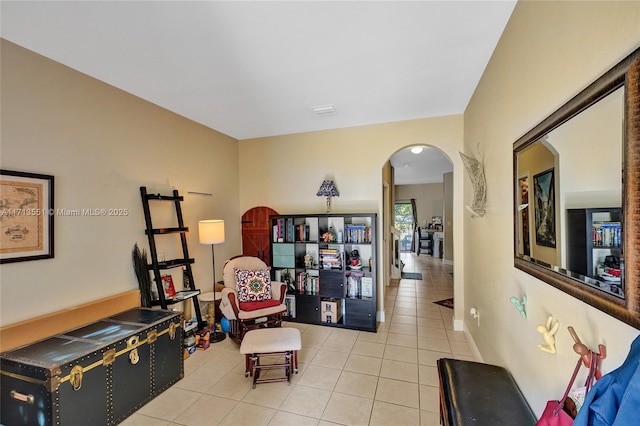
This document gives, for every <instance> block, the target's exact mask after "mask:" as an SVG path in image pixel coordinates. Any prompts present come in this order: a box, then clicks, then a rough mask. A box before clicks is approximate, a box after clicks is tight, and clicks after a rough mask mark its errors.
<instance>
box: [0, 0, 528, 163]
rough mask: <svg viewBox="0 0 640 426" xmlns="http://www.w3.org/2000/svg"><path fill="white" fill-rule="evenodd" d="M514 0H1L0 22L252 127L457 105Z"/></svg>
mask: <svg viewBox="0 0 640 426" xmlns="http://www.w3.org/2000/svg"><path fill="white" fill-rule="evenodd" d="M515 3H516V0H505V1H480V0H476V1H408V2H404V1H280V2H275V1H235V2H232V1H197V2H192V1H66V2H64V1H63V2H59V1H43V2H36V1H15V2H14V1H2V3H1V5H0V7H1V9H0V15H1V22H0V34H1V35H2V37H3V38H5V39H7V40H9V41H12V42H14V43H16V44H18V45H21V46H23V47H25V48H27V49H30V50H32V51H34V52H37V53H39V54H42V55H44V56H46V57H49V58H51V59H53V60H56V61H58V62H60V63H62V64H65V65H67V66H69V67H71V68H73V69H76V70H78V71H81V72H83V73H85V74H88V75H90V76H92V77H95V78H97V79H99V80H102V81H104V82H106V83H109V84H111V85H113V86H115V87H118V88H120V89H122V90H125V91H127V92H129V93H132V94H133V95H136V96H138V97H140V98H143V99H146V100H148V101H149V102H152V103H154V104H157V105H159V106H162V107H164V108H166V109H168V110H171V111H173V112H175V113H177V114H180V115H182V116H184V117H187V118H189V119H191V120H194V121H196V122H199V123H201V124H203V125H205V126H208V127H211V128H213V129H216V130H218V131H220V132H222V133H224V134H227V135H229V136H232V137H234V138H236V139H249V138H255V137H263V136H274V135H282V134H291V133H299V132H307V131H316V130H324V129H334V128H342V127H350V126H359V125H367V124H374V123H385V122H393V121H402V120H410V119H418V118H425V117H435V116H442V115H450V114H461V113H463V112H464V110H465V108H466V106H467V103H468V102H469V99H470V98H471V95H472V94H473V91H474V89H475V87H476V85H477V83H478V81H479V79H480V77H481V75H482V72H483V71H484V68H485V66H486V64H487V62H488V61H489V58H490V56H491V54H492V52H493V50H494V48H495V46H496V44H497V42H498V39H499V38H500V35H501V34H502V31H503V29H504V27H505V25H506V23H507V21H508V19H509V17H510V15H511V12H512V10H513V7H514V6H515ZM327 104H332V105H334V106H335V109H336V110H337V113H336V114H334V115H326V116H318V115H317V114H315V113H314V112H313V111H312V110H311V107H314V106H319V105H327ZM414 157H415V156H414ZM405 163H406V161H403V163H402V164H405ZM410 168H411V167H409V169H410Z"/></svg>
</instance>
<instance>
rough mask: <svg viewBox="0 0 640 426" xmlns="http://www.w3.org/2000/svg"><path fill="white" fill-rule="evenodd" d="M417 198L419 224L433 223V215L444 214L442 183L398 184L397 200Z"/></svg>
mask: <svg viewBox="0 0 640 426" xmlns="http://www.w3.org/2000/svg"><path fill="white" fill-rule="evenodd" d="M412 198H413V199H415V200H416V210H417V213H418V215H417V216H418V226H421V227H425V226H426V224H427V223H431V219H432V218H433V216H442V215H443V214H444V207H443V203H444V192H443V185H442V183H423V184H416V185H396V200H395V201H396V202H399V201H405V202H409V201H410V200H411V199H412Z"/></svg>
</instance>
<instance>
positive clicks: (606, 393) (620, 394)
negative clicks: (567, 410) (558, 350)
mask: <svg viewBox="0 0 640 426" xmlns="http://www.w3.org/2000/svg"><path fill="white" fill-rule="evenodd" d="M605 425H606V426H629V425H640V336H638V337H636V339H635V340H634V341H633V343H632V344H631V350H630V351H629V355H627V359H626V360H625V361H624V363H623V364H622V365H621V366H620V367H618V368H617V369H615V370H613V371H612V372H610V373H608V374H605V375H604V376H602V378H600V380H598V382H597V383H596V384H595V385H594V386H593V388H591V390H590V391H589V393H588V394H587V396H586V397H585V401H584V404H583V405H582V408H581V409H580V411H579V412H578V415H577V416H576V419H575V420H574V422H573V426H605Z"/></svg>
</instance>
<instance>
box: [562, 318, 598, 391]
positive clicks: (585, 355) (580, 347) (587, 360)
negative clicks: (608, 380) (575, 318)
mask: <svg viewBox="0 0 640 426" xmlns="http://www.w3.org/2000/svg"><path fill="white" fill-rule="evenodd" d="M567 329H568V330H569V334H571V337H572V338H573V341H574V342H575V343H574V344H573V350H574V351H575V353H577V354H578V355H580V358H582V364H583V365H584V366H585V367H587V368H590V367H591V354H592V353H596V352H593V351H592V350H591V349H589V347H588V346H587V345H585V344H584V343H582V341H581V340H580V338H579V337H578V335H577V334H576V331H575V330H574V329H573V327H572V326H568V327H567ZM597 354H598V355H599V359H605V358H606V357H607V348H606V347H605V346H604V345H598V352H597ZM596 379H598V380H599V379H600V370H599V369H598V366H596Z"/></svg>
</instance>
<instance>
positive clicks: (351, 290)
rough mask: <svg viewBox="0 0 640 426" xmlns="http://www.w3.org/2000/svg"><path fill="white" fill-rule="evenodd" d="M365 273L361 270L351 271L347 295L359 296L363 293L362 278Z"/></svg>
mask: <svg viewBox="0 0 640 426" xmlns="http://www.w3.org/2000/svg"><path fill="white" fill-rule="evenodd" d="M363 277H364V274H363V273H361V272H351V273H350V274H349V276H348V277H347V297H351V298H357V297H361V295H362V278H363Z"/></svg>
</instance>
